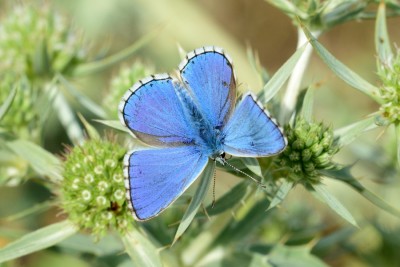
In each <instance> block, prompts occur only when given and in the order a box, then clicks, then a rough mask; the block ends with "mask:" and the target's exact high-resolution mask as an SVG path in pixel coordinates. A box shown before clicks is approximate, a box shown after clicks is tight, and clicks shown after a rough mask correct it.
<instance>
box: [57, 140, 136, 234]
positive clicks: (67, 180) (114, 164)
mask: <svg viewBox="0 0 400 267" xmlns="http://www.w3.org/2000/svg"><path fill="white" fill-rule="evenodd" d="M125 152H126V151H125V149H123V148H122V147H120V146H119V145H118V144H115V143H112V142H109V141H103V140H98V139H92V140H88V141H86V142H85V143H84V144H83V145H82V146H76V147H74V148H73V149H72V150H71V151H70V152H69V153H68V154H67V155H66V161H65V168H64V181H63V186H62V199H63V201H62V207H63V209H64V210H65V211H66V212H67V213H68V216H69V219H70V220H71V221H73V222H74V223H76V224H77V225H78V226H79V227H80V228H81V229H86V230H89V231H91V232H92V233H93V234H94V235H96V236H102V235H104V234H105V233H106V231H107V230H108V229H115V230H117V231H119V232H120V233H121V234H124V233H125V232H126V231H127V230H128V229H129V227H130V226H131V225H132V222H133V219H132V216H131V213H130V211H129V209H128V205H127V202H126V198H125V186H124V179H123V173H122V172H123V170H122V163H121V160H122V158H123V156H124V154H125Z"/></svg>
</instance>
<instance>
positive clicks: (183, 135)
mask: <svg viewBox="0 0 400 267" xmlns="http://www.w3.org/2000/svg"><path fill="white" fill-rule="evenodd" d="M179 73H180V77H179V80H178V79H176V78H172V77H171V76H169V75H168V74H156V75H152V76H150V77H147V78H145V79H143V80H140V81H138V82H137V83H135V84H134V85H133V86H132V87H131V88H130V89H129V91H127V92H126V94H125V95H124V96H123V98H122V101H121V103H120V105H119V117H120V120H121V122H122V124H124V125H125V126H126V127H128V128H129V129H130V131H131V132H132V134H133V135H134V136H135V137H136V138H138V139H139V140H141V141H142V142H144V143H146V144H147V145H150V148H148V149H141V150H137V149H134V150H132V151H130V152H128V153H127V154H126V155H125V157H124V176H125V185H126V188H127V199H128V203H129V208H130V209H131V211H132V214H133V216H134V218H135V219H136V220H138V221H145V220H148V219H151V218H153V217H155V216H157V215H158V214H160V213H161V212H162V211H163V210H165V209H166V208H167V207H168V206H170V205H171V204H172V203H173V202H174V201H175V200H176V199H177V198H178V197H179V196H180V195H182V193H183V192H184V191H185V190H186V189H187V188H188V187H189V186H190V185H191V184H192V183H193V182H194V181H195V180H196V178H197V177H199V176H200V174H201V173H202V171H203V170H204V169H205V166H206V165H207V163H208V162H209V161H210V160H217V161H219V162H221V163H224V162H226V161H225V155H226V154H230V155H232V156H237V157H265V156H271V155H275V154H278V153H280V152H281V151H283V150H284V149H285V147H286V145H287V141H286V138H285V137H284V135H283V132H282V130H281V129H280V128H279V127H278V125H277V123H276V122H275V121H274V120H273V119H271V118H270V116H269V114H268V113H267V112H266V111H265V109H264V108H263V106H262V105H261V104H260V103H259V102H257V100H256V98H255V96H254V95H253V94H252V93H247V94H244V95H243V97H242V98H241V100H240V102H238V104H236V80H235V74H234V70H233V67H232V61H231V60H230V57H229V56H228V55H226V54H225V53H224V51H223V50H222V49H221V48H218V47H214V46H207V47H202V48H198V49H196V50H194V51H192V52H189V53H188V54H187V55H186V58H185V59H184V60H183V61H182V62H181V63H180V65H179ZM235 105H236V106H235Z"/></svg>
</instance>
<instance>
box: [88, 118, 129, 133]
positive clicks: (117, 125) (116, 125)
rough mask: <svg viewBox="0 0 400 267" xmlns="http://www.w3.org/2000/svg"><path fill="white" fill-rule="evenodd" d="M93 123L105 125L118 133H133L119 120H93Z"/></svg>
mask: <svg viewBox="0 0 400 267" xmlns="http://www.w3.org/2000/svg"><path fill="white" fill-rule="evenodd" d="M93 121H95V122H98V123H101V124H104V125H106V126H108V127H111V128H114V129H116V130H118V131H122V132H126V133H131V131H129V129H128V128H127V127H126V126H124V125H122V124H121V122H120V121H119V120H93Z"/></svg>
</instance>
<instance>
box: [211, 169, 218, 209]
mask: <svg viewBox="0 0 400 267" xmlns="http://www.w3.org/2000/svg"><path fill="white" fill-rule="evenodd" d="M216 176H217V171H216V170H215V169H214V185H213V201H212V203H211V207H212V208H214V205H215V178H216Z"/></svg>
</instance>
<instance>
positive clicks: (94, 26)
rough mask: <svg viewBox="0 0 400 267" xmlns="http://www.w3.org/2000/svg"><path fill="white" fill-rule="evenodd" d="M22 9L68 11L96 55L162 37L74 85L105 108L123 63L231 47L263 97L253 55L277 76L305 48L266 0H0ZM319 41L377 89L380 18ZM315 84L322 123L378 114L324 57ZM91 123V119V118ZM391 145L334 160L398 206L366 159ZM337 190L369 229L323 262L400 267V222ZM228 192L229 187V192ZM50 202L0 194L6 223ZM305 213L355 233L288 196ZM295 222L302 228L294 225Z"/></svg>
mask: <svg viewBox="0 0 400 267" xmlns="http://www.w3.org/2000/svg"><path fill="white" fill-rule="evenodd" d="M15 5H36V6H41V5H50V6H51V7H52V8H53V9H54V10H57V11H58V12H61V13H63V14H64V15H66V16H67V17H69V18H70V19H71V20H72V21H73V22H74V24H75V26H76V27H77V28H80V29H82V30H83V31H84V33H85V38H86V39H87V41H88V42H89V43H90V46H91V53H92V54H93V56H94V57H95V56H96V55H104V54H112V53H114V52H117V51H120V50H121V49H123V48H125V47H127V46H129V45H130V44H132V43H133V42H135V41H136V40H138V39H139V38H140V37H141V36H143V35H145V34H147V33H148V32H151V31H156V32H157V35H156V37H154V39H152V40H151V41H150V42H149V43H148V44H147V45H145V46H144V47H143V48H141V49H140V50H139V51H138V53H136V54H135V55H134V56H132V57H131V58H130V59H128V60H127V61H124V62H122V63H121V64H118V65H116V66H114V67H113V68H110V69H107V70H105V71H103V72H101V73H99V74H96V75H93V76H92V77H90V78H87V79H82V80H77V81H75V83H76V84H77V87H78V88H79V89H80V90H82V91H83V92H85V94H87V95H89V96H90V97H91V98H92V99H94V100H95V101H96V102H99V103H101V101H102V99H103V98H104V97H105V95H106V94H107V93H108V92H109V90H110V88H109V86H110V78H111V77H112V75H113V74H115V73H116V72H117V71H118V70H119V69H120V68H121V66H123V65H129V64H130V63H131V62H133V61H135V60H138V59H140V60H141V61H143V62H145V63H147V64H149V65H152V66H154V68H155V69H156V72H169V73H172V72H173V70H174V69H176V68H177V66H178V64H179V62H180V54H179V49H178V48H179V47H181V48H183V49H184V50H185V51H190V50H192V49H195V48H198V47H201V46H204V45H216V46H220V47H223V48H224V49H225V51H226V52H227V53H228V54H229V55H230V56H231V58H232V59H233V61H234V67H235V69H236V73H237V76H238V80H239V85H240V86H239V90H241V91H242V92H244V91H247V90H253V91H255V92H257V91H259V90H260V89H261V88H262V87H263V84H262V83H261V80H260V79H259V76H258V74H257V73H256V72H255V70H254V69H253V68H252V67H251V65H250V63H249V59H248V56H247V53H246V50H247V49H251V50H253V51H255V52H256V53H257V54H258V56H259V59H260V62H261V64H262V66H264V67H265V68H266V69H267V70H268V72H269V73H270V74H273V73H274V72H275V71H276V70H277V69H278V68H279V67H280V66H281V65H282V64H283V63H284V62H285V61H286V60H287V59H288V58H289V57H290V56H291V55H292V54H293V53H294V51H295V48H296V42H297V30H296V27H294V26H293V24H292V22H291V20H290V19H289V18H288V17H287V16H286V15H285V14H283V13H282V12H281V11H280V10H278V9H276V8H275V7H273V6H271V5H270V4H269V3H267V2H266V1H263V0H251V1H248V0H235V1H232V0H219V1H213V0H198V1H194V0H190V1H189V0H169V1H163V0H159V1H156V0H152V1H149V0H134V1H133V0H79V1H77V0H71V1H64V0H54V1H11V0H9V1H8V0H0V23H1V19H2V18H3V17H5V16H7V14H8V12H9V10H10V9H12V8H13V7H14V6H15ZM399 25H400V19H399V18H390V19H388V27H389V34H390V37H391V41H392V42H393V43H397V44H400V33H399V31H398V29H399ZM319 40H320V42H321V43H322V44H323V45H324V46H325V47H326V48H327V49H328V50H329V51H330V52H331V53H333V54H334V55H335V56H336V57H337V58H338V59H339V60H341V61H342V62H343V63H345V64H346V65H347V66H349V67H350V68H351V69H352V70H354V71H355V72H357V73H358V74H360V75H361V76H362V77H364V78H365V79H366V80H368V81H370V82H371V83H373V84H377V83H378V79H377V76H376V53H375V48H374V21H373V20H370V21H352V22H347V23H345V24H342V25H338V26H336V27H335V28H333V29H331V30H329V31H327V32H325V33H324V34H323V35H322V36H321V37H320V38H319ZM314 83H319V84H320V86H319V88H318V90H317V92H316V100H315V112H314V115H315V118H316V120H318V121H321V120H322V121H324V122H326V123H328V124H331V125H332V126H333V128H339V127H341V126H344V125H346V124H350V123H352V122H354V121H357V120H360V119H361V118H364V116H366V115H367V114H369V113H371V112H373V111H375V110H377V108H378V106H376V104H375V103H374V102H373V101H372V100H370V99H368V98H367V97H366V96H364V95H362V94H361V93H359V92H357V91H356V90H354V89H352V88H350V87H349V86H348V85H346V84H345V83H344V82H342V81H341V80H340V79H338V78H337V77H336V76H335V75H334V74H333V73H332V72H331V71H330V70H329V69H328V67H326V66H325V65H324V63H323V62H322V61H321V60H320V59H319V58H318V56H316V55H313V56H312V58H311V61H310V65H309V68H308V69H307V70H306V75H305V78H304V80H303V82H302V85H303V86H304V87H307V86H309V85H310V84H314ZM127 89H128V88H127ZM116 108H117V107H116ZM77 111H79V110H77ZM82 112H84V111H82ZM88 116H89V119H90V116H91V115H90V114H88ZM47 132H48V134H47V136H48V138H47V139H46V142H45V144H46V148H47V149H48V150H50V151H52V152H54V153H61V152H62V151H63V145H62V144H68V143H69V141H68V139H67V137H66V135H65V133H63V129H62V127H61V126H60V125H58V124H57V122H56V121H54V124H52V126H51V127H50V128H49V129H47ZM393 140H394V137H393V136H392V135H391V134H390V133H382V129H379V130H378V131H373V132H371V133H368V134H366V135H364V136H363V137H362V138H360V139H359V140H357V142H356V143H355V144H353V145H352V146H351V147H349V148H346V149H345V150H344V151H341V153H340V154H339V155H338V156H337V158H336V160H337V161H338V162H341V163H346V164H351V163H356V164H355V167H354V173H355V176H357V177H360V178H362V182H363V184H364V185H365V186H366V187H368V188H369V189H371V190H372V191H374V192H376V193H377V194H378V195H380V196H382V197H383V198H384V199H385V200H386V201H388V202H389V203H391V204H392V205H394V206H398V203H399V202H398V201H399V200H400V197H399V193H398V192H399V182H398V180H399V179H398V178H399V177H395V176H394V175H391V174H390V172H382V170H384V169H385V168H384V167H382V166H383V165H382V164H385V163H384V162H383V163H381V162H371V161H370V160H368V159H366V158H368V155H371V154H372V155H374V153H376V154H377V155H378V154H379V153H383V152H382V151H381V150H379V149H378V148H377V144H379V145H382V146H383V147H384V148H386V151H387V152H388V151H389V152H390V153H393V144H394V143H393V142H394V141H393ZM390 153H389V154H390ZM389 157H390V156H389ZM388 161H390V159H388ZM224 178H225V176H224V175H223V174H221V175H218V179H224ZM329 186H330V189H332V191H333V192H335V195H336V196H337V197H338V198H339V199H340V200H341V201H342V202H343V203H344V205H345V206H346V207H348V208H349V210H350V211H351V212H352V213H353V214H354V215H355V217H356V218H357V220H359V221H360V222H361V223H360V225H361V228H360V229H356V230H355V231H354V232H352V235H353V236H352V237H351V238H352V239H354V240H353V242H350V243H349V246H354V247H352V249H349V250H348V251H347V252H344V251H345V250H338V251H339V252H337V253H336V254H335V253H327V254H326V255H325V260H326V261H327V262H328V263H329V264H331V265H332V266H345V265H344V264H346V266H374V265H373V260H371V259H370V263H368V259H367V260H365V259H362V260H360V259H359V258H358V257H359V256H360V255H359V254H360V253H364V252H365V254H368V253H371V254H372V255H375V256H376V257H383V258H385V257H387V258H390V259H392V258H393V257H394V258H393V260H391V261H389V260H388V262H387V264H388V265H387V266H400V265H395V264H396V259H397V258H398V259H399V260H400V258H399V256H397V258H396V253H395V251H396V250H398V249H399V248H400V238H397V239H387V238H389V237H388V236H391V235H395V234H397V233H399V232H400V224H399V220H398V219H395V218H394V217H392V216H390V215H388V214H387V213H384V212H382V211H380V210H379V209H378V208H376V207H374V206H373V205H371V204H370V203H368V202H367V201H366V200H364V199H363V198H362V197H361V196H359V195H358V194H357V193H355V192H354V191H352V190H351V189H349V188H348V187H346V186H344V185H342V184H340V183H337V182H332V181H329ZM220 188H222V189H224V186H222V187H221V186H220ZM217 189H218V186H217ZM49 198H51V196H50V193H49V192H48V191H47V190H46V188H43V187H41V186H39V185H36V184H35V183H31V182H28V183H26V184H24V185H23V186H20V187H7V188H0V217H5V216H8V215H10V214H13V213H15V212H17V211H20V210H23V209H24V208H27V207H29V206H31V205H35V203H39V202H42V201H45V200H47V199H49ZM299 207H307V209H308V211H309V212H307V213H304V214H298V217H297V219H298V220H299V222H297V223H298V224H302V222H301V220H302V219H303V218H302V216H307V218H305V219H304V220H311V221H313V220H322V221H326V222H327V224H330V225H332V231H333V230H335V229H337V228H338V227H343V229H345V228H346V229H347V227H350V226H348V225H346V223H345V222H343V221H342V219H340V218H339V217H338V216H337V215H335V214H334V213H333V212H332V211H330V210H329V208H327V207H326V206H324V205H322V204H320V203H319V202H318V203H316V200H315V199H314V198H311V197H310V196H309V194H306V193H304V192H303V189H301V188H298V189H297V190H295V192H291V193H290V196H289V198H288V199H287V200H285V202H284V204H283V205H282V207H281V208H280V211H279V212H280V213H282V214H283V217H284V216H287V217H290V214H291V213H293V212H295V211H296V210H298V209H300V208H299ZM57 212H58V211H57V210H52V211H50V212H47V213H45V214H38V215H35V216H30V217H27V218H24V219H22V220H19V221H18V222H16V223H14V225H13V228H15V231H16V232H18V231H20V230H21V229H36V228H38V227H40V226H42V225H46V224H48V223H49V222H52V221H54V220H55V219H54V218H55V215H57ZM292 223H294V224H296V222H293V221H292ZM2 224H3V225H7V227H9V225H8V224H7V222H1V221H0V225H2ZM370 225H379V227H380V228H382V229H383V232H385V231H386V232H387V233H388V236H384V235H383V234H381V233H380V232H379V231H378V230H376V229H377V228H376V227H371V226H370ZM306 230H307V229H306ZM325 230H326V229H325ZM21 231H22V230H21ZM326 231H329V229H328V230H326ZM386 232H385V233H386ZM320 234H321V235H322V234H323V233H320ZM317 237H318V236H316V237H315V238H317ZM385 238H386V239H385ZM388 240H389V241H388ZM2 242H3V243H6V242H7V240H3V241H2V240H0V246H1V244H2ZM386 242H387V243H388V244H386ZM338 246H339V245H338ZM359 251H361V252H359ZM391 257H392V258H391ZM360 258H362V257H361V256H360ZM72 263H74V264H78V265H75V266H76V267H77V266H81V265H79V264H81V263H75V262H74V260H73V259H71V258H68V259H67V258H66V259H64V262H63V264H62V265H60V264H61V261H59V260H58V259H55V258H53V254H51V253H48V252H41V253H37V254H35V255H34V256H32V257H31V258H30V259H29V260H28V261H27V262H25V264H26V265H21V266H71V265H70V264H72ZM397 263H398V264H400V262H397ZM52 264H53V265H52ZM54 264H56V265H54ZM82 266H85V265H82ZM375 266H378V265H375Z"/></svg>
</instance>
